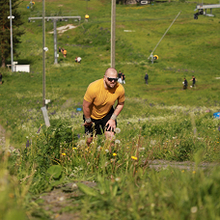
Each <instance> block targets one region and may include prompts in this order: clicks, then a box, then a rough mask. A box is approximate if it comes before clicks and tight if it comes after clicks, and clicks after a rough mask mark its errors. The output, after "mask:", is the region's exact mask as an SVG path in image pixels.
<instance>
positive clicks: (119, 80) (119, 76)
mask: <svg viewBox="0 0 220 220" xmlns="http://www.w3.org/2000/svg"><path fill="white" fill-rule="evenodd" d="M121 75H122V72H121V70H119V72H118V82H119V83H121V84H122V78H121Z"/></svg>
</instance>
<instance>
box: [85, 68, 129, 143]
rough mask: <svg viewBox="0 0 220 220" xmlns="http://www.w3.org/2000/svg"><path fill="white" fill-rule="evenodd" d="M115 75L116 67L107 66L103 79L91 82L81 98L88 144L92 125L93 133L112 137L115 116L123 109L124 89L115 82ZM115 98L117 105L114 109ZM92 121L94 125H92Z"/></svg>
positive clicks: (115, 124) (115, 122) (90, 139)
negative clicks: (88, 135) (82, 98)
mask: <svg viewBox="0 0 220 220" xmlns="http://www.w3.org/2000/svg"><path fill="white" fill-rule="evenodd" d="M117 76H118V73H117V70H116V69H114V68H108V69H107V70H106V72H105V75H104V77H103V79H99V80H96V81H94V82H92V83H91V84H90V85H89V86H88V88H87V91H86V94H85V96H84V100H83V113H84V115H83V119H84V122H85V123H84V126H85V133H86V134H90V137H89V138H88V139H87V144H88V145H89V144H90V143H91V142H92V138H93V137H92V134H93V127H95V134H102V132H104V133H105V136H106V138H108V139H112V138H113V137H114V131H115V128H116V126H117V121H116V118H117V116H118V115H119V113H120V112H121V110H122V109H123V107H124V101H125V90H124V87H123V86H122V85H121V84H120V83H118V82H117V81H118V78H117ZM116 100H117V106H116V107H115V109H114V108H113V106H114V104H115V101H116ZM93 123H94V126H92V124H93ZM100 127H101V129H100Z"/></svg>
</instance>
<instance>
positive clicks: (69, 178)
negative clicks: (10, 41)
mask: <svg viewBox="0 0 220 220" xmlns="http://www.w3.org/2000/svg"><path fill="white" fill-rule="evenodd" d="M87 3H88V8H87V7H86V1H69V0H64V1H62V2H59V1H49V2H46V14H47V15H57V14H62V15H80V16H81V17H82V20H81V22H80V23H78V22H76V21H74V20H69V21H68V22H58V23H57V26H58V27H59V26H62V25H66V24H69V23H71V24H74V25H77V28H75V29H72V30H69V31H67V32H65V33H63V34H58V38H57V42H58V47H59V46H60V47H64V48H65V49H67V58H66V59H64V58H63V57H62V56H61V55H60V57H59V58H58V64H57V65H54V51H53V35H52V34H49V33H48V32H49V31H52V30H53V23H52V22H51V21H50V22H46V32H47V34H46V46H47V47H48V48H49V51H48V52H47V53H46V98H47V99H51V102H50V103H49V104H48V106H47V107H48V115H49V117H50V122H51V127H50V128H48V129H46V127H45V125H44V119H43V115H42V112H41V107H42V103H43V100H42V99H43V97H42V90H43V88H42V72H43V67H42V21H35V22H30V23H29V22H28V17H30V16H41V14H42V12H41V10H42V2H37V1H36V4H35V7H34V9H33V10H32V11H31V10H30V9H27V5H28V4H29V1H23V2H22V3H21V5H20V10H21V13H22V15H23V19H24V25H23V28H24V29H25V35H23V36H22V38H21V41H22V43H21V44H20V45H19V48H18V52H19V53H20V55H19V56H17V57H14V60H16V61H18V62H19V64H22V63H23V64H30V65H31V72H30V73H22V72H21V73H11V72H10V71H8V70H5V69H2V70H1V71H2V73H3V81H4V84H3V85H0V111H1V114H0V124H1V125H2V126H3V127H4V128H5V129H6V131H7V137H6V149H1V150H0V152H1V153H0V158H1V161H2V162H1V163H0V166H1V168H2V169H1V172H0V190H2V189H4V195H3V196H1V200H0V204H1V211H0V213H4V214H1V215H0V219H7V218H8V219H10V216H9V217H7V215H10V214H9V213H10V212H11V213H14V212H16V210H18V209H19V210H21V213H20V214H21V215H23V214H24V213H26V215H27V216H28V218H29V219H52V218H55V216H56V214H62V212H63V213H66V212H67V213H73V212H75V213H79V212H80V215H81V219H103V218H104V217H103V216H105V219H148V218H149V219H201V218H202V219H218V218H219V216H220V215H219V202H218V198H219V195H218V191H219V181H218V179H219V178H218V173H219V168H218V166H216V168H213V169H208V170H203V169H200V168H199V166H200V163H201V162H208V163H211V162H215V163H217V164H218V163H219V152H220V151H219V150H220V145H219V138H220V137H219V135H220V133H219V129H220V122H219V120H217V119H214V118H213V113H214V112H218V111H220V101H219V100H220V97H219V94H220V80H219V79H217V78H216V77H220V75H219V70H220V67H219V62H218V56H219V39H218V36H219V32H220V29H219V22H220V9H215V10H213V14H215V17H206V16H202V15H200V16H199V18H198V20H194V19H193V14H194V13H195V12H194V9H195V6H196V3H193V2H191V3H183V2H179V1H175V2H171V3H160V4H159V3H158V4H157V3H154V4H151V5H148V6H136V5H128V6H126V5H125V6H124V5H117V10H116V69H117V70H118V71H119V70H121V71H122V72H124V73H125V75H126V84H125V85H124V87H125V91H126V101H125V107H124V109H123V111H122V113H121V114H120V115H119V117H118V127H119V128H120V129H121V132H120V133H118V134H116V141H115V142H114V147H113V148H111V147H110V143H108V142H107V141H105V140H104V139H103V138H102V137H98V138H97V139H96V140H95V141H94V143H93V144H92V145H91V148H90V149H88V148H87V147H86V146H85V144H84V142H85V139H86V137H85V136H84V128H83V125H82V124H83V120H82V112H77V111H76V109H77V108H78V107H82V101H83V96H84V94H85V91H86V89H87V86H88V85H89V83H91V82H93V81H94V80H96V79H99V78H102V77H103V75H104V72H105V70H106V69H107V68H108V67H109V66H110V38H111V36H110V31H111V4H110V1H107V0H102V1H98V0H91V1H88V2H87ZM206 3H207V4H208V3H209V4H217V2H213V1H211V0H209V1H207V2H206ZM179 11H181V14H180V16H179V17H178V19H177V20H176V22H175V23H174V24H173V26H172V27H171V28H170V30H169V31H168V33H167V35H166V36H165V37H164V38H163V40H162V41H161V43H160V44H159V46H158V47H157V49H156V50H155V53H154V54H157V55H158V56H159V59H158V60H157V61H155V62H154V63H153V64H152V63H151V62H149V60H148V57H149V55H150V53H151V51H152V50H153V49H154V48H155V46H156V45H157V43H158V42H159V40H160V39H161V37H162V36H163V34H164V33H165V31H166V30H167V28H168V27H169V26H170V24H171V22H172V21H173V19H174V18H175V17H176V15H177V14H178V13H179ZM86 13H88V14H89V15H90V19H89V21H88V22H85V21H84V16H85V14H86ZM124 30H133V32H124ZM76 56H81V57H82V63H81V64H77V63H75V62H74V59H75V57H76ZM7 62H8V63H10V59H8V60H7ZM146 71H147V72H148V74H149V85H148V86H147V85H145V83H144V75H145V72H146ZM192 75H195V77H196V79H197V83H196V88H195V89H190V88H188V89H187V90H182V82H183V78H184V77H186V78H187V80H188V82H189V85H190V84H191V83H190V79H191V77H192ZM119 142H120V143H119ZM9 146H13V147H15V148H16V149H19V152H18V151H16V150H15V151H13V150H11V149H10V148H9V149H7V148H8V147H9ZM100 149H101V150H100ZM105 150H112V151H110V152H106V151H105ZM64 153H65V155H63V154H64ZM113 153H115V154H117V155H113ZM131 157H135V159H132V158H131ZM136 159H137V160H136ZM154 159H163V160H167V161H190V162H195V164H196V165H195V166H194V167H193V166H191V167H190V171H187V170H186V169H183V170H181V169H180V170H179V169H175V168H167V169H165V170H163V169H161V170H160V171H159V172H156V171H155V170H152V169H149V164H150V161H151V160H154ZM55 165H56V166H55ZM57 165H58V166H57ZM35 170H36V171H35ZM51 172H52V173H51ZM53 172H54V173H53ZM53 174H54V175H56V177H54V176H53ZM81 180H89V181H90V180H94V181H95V182H96V183H97V187H96V188H95V189H91V188H86V187H84V186H83V185H80V184H78V182H80V181H81ZM67 182H76V183H77V184H78V187H79V189H80V191H81V193H83V194H82V196H81V197H79V198H77V197H74V202H73V204H74V205H73V206H68V205H67V206H66V207H65V210H63V211H59V212H57V213H56V212H55V213H51V212H47V211H45V210H44V209H42V207H41V204H40V203H38V200H37V198H39V196H40V195H41V193H42V192H45V191H50V190H52V189H53V188H54V186H57V185H59V184H64V183H67ZM7 183H10V184H7ZM9 198H10V199H9ZM8 199H9V200H10V202H8V203H6V202H5V201H9V200H8ZM75 204H77V205H76V206H75ZM34 213H35V214H34ZM39 213H41V214H39ZM32 214H33V215H32ZM5 216H6V217H7V218H6V217H5ZM33 216H35V217H33ZM37 216H38V217H37ZM146 216H147V217H146ZM17 219H18V218H17ZM20 219H24V217H23V216H21V217H20Z"/></svg>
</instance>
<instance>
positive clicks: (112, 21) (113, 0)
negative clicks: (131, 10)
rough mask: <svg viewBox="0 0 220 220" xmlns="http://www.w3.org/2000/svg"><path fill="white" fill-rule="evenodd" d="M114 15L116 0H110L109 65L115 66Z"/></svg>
mask: <svg viewBox="0 0 220 220" xmlns="http://www.w3.org/2000/svg"><path fill="white" fill-rule="evenodd" d="M115 16H116V0H112V11H111V67H113V68H115Z"/></svg>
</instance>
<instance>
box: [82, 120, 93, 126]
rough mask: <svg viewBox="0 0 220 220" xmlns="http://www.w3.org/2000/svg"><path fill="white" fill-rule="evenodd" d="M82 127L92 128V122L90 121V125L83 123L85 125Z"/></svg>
mask: <svg viewBox="0 0 220 220" xmlns="http://www.w3.org/2000/svg"><path fill="white" fill-rule="evenodd" d="M83 126H85V127H90V126H92V121H91V122H90V123H87V122H86V121H85V123H84V124H83Z"/></svg>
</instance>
